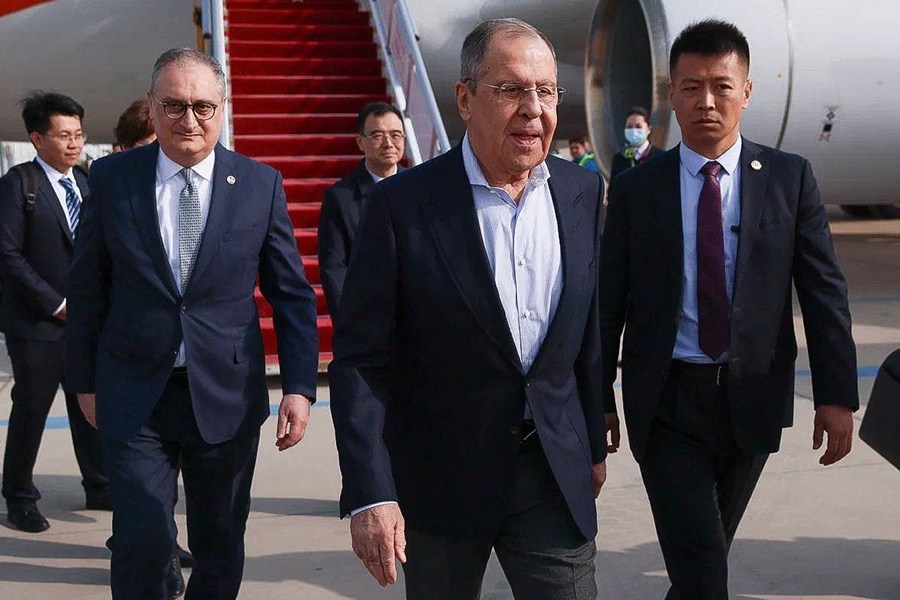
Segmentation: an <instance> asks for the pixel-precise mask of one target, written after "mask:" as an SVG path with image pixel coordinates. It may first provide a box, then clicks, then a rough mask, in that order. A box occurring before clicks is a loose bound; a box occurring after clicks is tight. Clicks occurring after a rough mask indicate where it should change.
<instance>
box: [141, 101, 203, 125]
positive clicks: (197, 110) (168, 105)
mask: <svg viewBox="0 0 900 600" xmlns="http://www.w3.org/2000/svg"><path fill="white" fill-rule="evenodd" d="M156 103H157V104H159V105H160V106H162V108H163V112H164V113H165V114H166V116H167V117H169V118H170V119H175V120H177V119H180V118H182V117H183V116H184V115H185V114H187V109H189V108H190V109H191V111H192V112H193V113H194V116H195V117H196V118H197V120H198V121H209V120H210V119H212V118H213V117H214V116H216V109H217V108H219V105H218V104H213V103H211V102H195V103H193V104H187V103H185V102H174V101H166V102H163V101H161V100H157V101H156Z"/></svg>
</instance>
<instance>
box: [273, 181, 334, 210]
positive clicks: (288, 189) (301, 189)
mask: <svg viewBox="0 0 900 600" xmlns="http://www.w3.org/2000/svg"><path fill="white" fill-rule="evenodd" d="M338 179H340V178H339V177H332V178H329V179H285V180H284V193H285V194H286V195H287V201H288V202H289V203H292V204H310V203H315V202H321V201H322V198H323V197H324V196H325V190H326V189H328V188H329V187H331V186H332V185H334V184H335V183H336V182H337V180H338Z"/></svg>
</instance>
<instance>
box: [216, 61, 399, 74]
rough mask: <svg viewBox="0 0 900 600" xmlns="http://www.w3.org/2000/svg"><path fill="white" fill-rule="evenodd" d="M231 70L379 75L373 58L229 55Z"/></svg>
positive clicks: (379, 68)
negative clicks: (234, 56)
mask: <svg viewBox="0 0 900 600" xmlns="http://www.w3.org/2000/svg"><path fill="white" fill-rule="evenodd" d="M231 72H232V74H234V75H235V76H240V75H332V76H334V75H343V76H353V75H363V76H375V75H380V74H381V61H380V60H378V59H377V58H232V59H231Z"/></svg>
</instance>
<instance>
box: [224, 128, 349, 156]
mask: <svg viewBox="0 0 900 600" xmlns="http://www.w3.org/2000/svg"><path fill="white" fill-rule="evenodd" d="M234 147H235V150H237V151H238V152H240V153H241V154H246V155H247V156H313V155H315V156H332V155H335V154H338V155H340V154H343V155H350V154H359V146H357V145H356V134H354V133H346V134H339V135H327V136H323V135H316V134H298V135H236V136H234Z"/></svg>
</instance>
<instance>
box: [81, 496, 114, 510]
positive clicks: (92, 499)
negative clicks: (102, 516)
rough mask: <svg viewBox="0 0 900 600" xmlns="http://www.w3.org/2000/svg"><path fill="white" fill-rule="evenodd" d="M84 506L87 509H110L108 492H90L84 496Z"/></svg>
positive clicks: (110, 503) (110, 502)
mask: <svg viewBox="0 0 900 600" xmlns="http://www.w3.org/2000/svg"><path fill="white" fill-rule="evenodd" d="M84 507H85V508H86V509H88V510H112V501H111V500H110V499H109V494H91V495H90V496H87V497H86V498H85V502H84Z"/></svg>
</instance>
